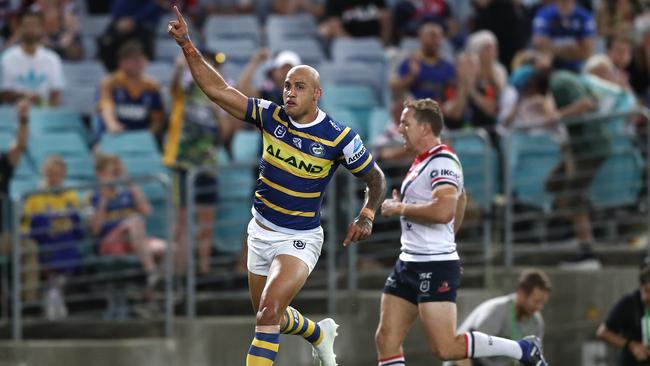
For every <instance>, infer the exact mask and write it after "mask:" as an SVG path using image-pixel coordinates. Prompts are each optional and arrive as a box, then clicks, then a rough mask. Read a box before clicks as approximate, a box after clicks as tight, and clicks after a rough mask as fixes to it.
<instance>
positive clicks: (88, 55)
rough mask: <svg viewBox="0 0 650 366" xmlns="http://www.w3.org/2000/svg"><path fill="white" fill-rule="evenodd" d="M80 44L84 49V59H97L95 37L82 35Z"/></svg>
mask: <svg viewBox="0 0 650 366" xmlns="http://www.w3.org/2000/svg"><path fill="white" fill-rule="evenodd" d="M81 44H82V45H83V48H84V59H85V60H88V61H90V60H94V59H95V58H96V57H97V40H96V39H95V37H91V36H86V35H82V36H81Z"/></svg>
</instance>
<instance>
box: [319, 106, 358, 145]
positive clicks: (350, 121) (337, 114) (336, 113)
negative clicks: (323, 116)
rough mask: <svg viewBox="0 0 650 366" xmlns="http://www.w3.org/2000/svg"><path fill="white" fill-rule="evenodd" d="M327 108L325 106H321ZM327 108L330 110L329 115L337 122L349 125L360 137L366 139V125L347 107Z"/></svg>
mask: <svg viewBox="0 0 650 366" xmlns="http://www.w3.org/2000/svg"><path fill="white" fill-rule="evenodd" d="M323 108H327V107H323ZM328 109H329V110H331V111H332V113H329V115H330V116H331V117H332V118H333V119H334V120H335V121H337V122H338V123H340V124H341V125H343V126H347V127H350V128H351V129H352V130H353V131H354V132H356V133H357V134H358V135H359V136H361V138H362V139H363V140H364V141H366V140H367V135H368V134H367V129H368V126H366V124H365V120H361V119H359V118H358V116H357V115H355V113H354V112H353V111H351V110H349V109H345V108H333V107H329V108H328Z"/></svg>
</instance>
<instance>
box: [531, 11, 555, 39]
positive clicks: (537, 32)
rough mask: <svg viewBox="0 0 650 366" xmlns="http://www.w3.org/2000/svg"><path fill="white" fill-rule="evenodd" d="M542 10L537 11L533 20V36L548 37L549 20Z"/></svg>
mask: <svg viewBox="0 0 650 366" xmlns="http://www.w3.org/2000/svg"><path fill="white" fill-rule="evenodd" d="M544 10H545V9H541V11H539V12H538V13H537V14H536V15H535V18H534V19H533V36H543V37H550V35H551V33H550V29H549V19H548V16H547V14H546V12H545V11H544Z"/></svg>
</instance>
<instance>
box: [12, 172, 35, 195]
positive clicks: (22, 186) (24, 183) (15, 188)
mask: <svg viewBox="0 0 650 366" xmlns="http://www.w3.org/2000/svg"><path fill="white" fill-rule="evenodd" d="M37 188H38V180H37V179H21V178H18V177H14V179H12V180H11V181H10V182H9V197H11V199H12V200H19V199H20V197H21V196H22V195H23V194H24V193H26V192H29V191H33V190H36V189H37Z"/></svg>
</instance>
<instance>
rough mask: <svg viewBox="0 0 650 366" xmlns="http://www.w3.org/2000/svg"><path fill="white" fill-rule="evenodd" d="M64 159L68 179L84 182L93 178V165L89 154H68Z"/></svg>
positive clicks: (91, 180)
mask: <svg viewBox="0 0 650 366" xmlns="http://www.w3.org/2000/svg"><path fill="white" fill-rule="evenodd" d="M64 160H65V164H66V171H67V174H66V175H67V178H68V179H70V180H74V181H79V182H84V183H88V182H93V181H94V180H95V166H94V164H93V161H92V158H91V156H90V155H77V156H69V157H66V158H65V159H64Z"/></svg>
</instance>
